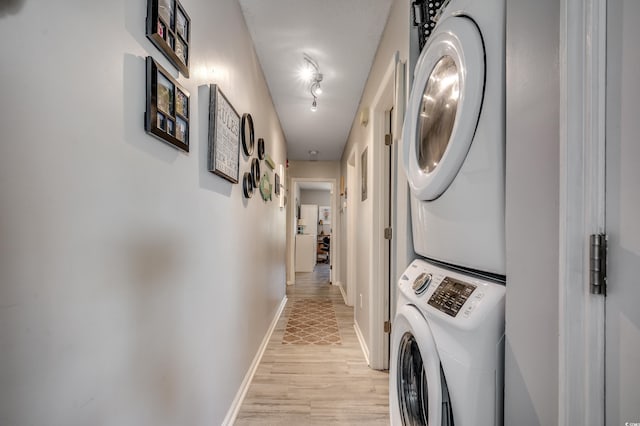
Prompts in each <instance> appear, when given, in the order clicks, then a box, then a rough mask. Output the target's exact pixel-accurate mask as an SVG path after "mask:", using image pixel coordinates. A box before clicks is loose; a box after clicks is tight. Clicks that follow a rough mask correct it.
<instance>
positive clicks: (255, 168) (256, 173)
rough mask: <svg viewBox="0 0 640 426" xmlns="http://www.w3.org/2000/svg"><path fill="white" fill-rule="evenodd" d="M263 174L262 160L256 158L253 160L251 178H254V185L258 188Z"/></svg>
mask: <svg viewBox="0 0 640 426" xmlns="http://www.w3.org/2000/svg"><path fill="white" fill-rule="evenodd" d="M261 177H262V175H261V174H260V160H258V159H257V158H254V159H253V160H251V178H252V179H253V180H252V182H253V186H254V188H257V187H258V185H260V178H261Z"/></svg>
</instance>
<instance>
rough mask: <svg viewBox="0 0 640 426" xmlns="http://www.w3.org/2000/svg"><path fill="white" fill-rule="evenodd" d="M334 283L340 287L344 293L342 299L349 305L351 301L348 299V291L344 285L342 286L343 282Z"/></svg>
mask: <svg viewBox="0 0 640 426" xmlns="http://www.w3.org/2000/svg"><path fill="white" fill-rule="evenodd" d="M334 285H337V286H338V288H339V289H340V293H341V294H342V300H343V301H344V304H345V305H347V306H349V302H348V301H347V292H346V291H344V287H342V283H341V282H340V281H338V282H336V283H335V284H334Z"/></svg>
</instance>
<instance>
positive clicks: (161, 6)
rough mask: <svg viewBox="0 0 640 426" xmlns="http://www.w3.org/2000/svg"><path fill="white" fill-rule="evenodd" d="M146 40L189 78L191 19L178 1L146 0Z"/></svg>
mask: <svg viewBox="0 0 640 426" xmlns="http://www.w3.org/2000/svg"><path fill="white" fill-rule="evenodd" d="M147 38H148V39H149V40H151V42H152V43H153V44H154V45H155V46H156V47H157V48H158V49H160V51H161V52H162V53H163V54H164V56H166V57H167V59H169V61H171V63H172V64H173V65H174V66H175V67H176V68H177V69H178V70H179V71H180V72H181V73H182V75H184V76H185V77H189V57H190V56H191V49H190V45H189V42H190V40H191V19H190V18H189V15H187V12H186V11H185V10H184V7H182V4H181V3H180V2H179V1H178V0H147Z"/></svg>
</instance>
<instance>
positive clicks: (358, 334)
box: [353, 322, 371, 365]
mask: <svg viewBox="0 0 640 426" xmlns="http://www.w3.org/2000/svg"><path fill="white" fill-rule="evenodd" d="M353 328H354V329H355V330H356V337H357V338H358V342H360V348H361V349H362V354H363V355H364V359H365V360H366V361H367V365H371V363H370V362H369V348H367V344H366V343H365V341H364V337H362V332H361V331H360V327H358V323H357V322H354V323H353Z"/></svg>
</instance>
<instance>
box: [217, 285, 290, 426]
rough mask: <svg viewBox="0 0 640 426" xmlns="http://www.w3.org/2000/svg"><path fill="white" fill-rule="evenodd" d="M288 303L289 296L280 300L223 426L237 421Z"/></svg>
mask: <svg viewBox="0 0 640 426" xmlns="http://www.w3.org/2000/svg"><path fill="white" fill-rule="evenodd" d="M286 304H287V296H285V297H284V298H283V299H282V302H280V306H279V307H278V310H277V312H276V314H275V316H274V317H273V320H272V321H271V325H270V326H269V329H268V330H267V333H266V334H265V336H264V338H263V339H262V344H261V345H260V348H258V352H257V353H256V356H255V357H254V358H253V362H252V363H251V366H250V367H249V371H247V374H246V375H245V376H244V380H243V381H242V384H241V385H240V389H238V392H237V393H236V397H235V398H234V399H233V402H232V403H231V407H230V408H229V411H228V412H227V415H226V417H225V418H224V420H223V421H222V425H223V426H231V425H233V423H234V422H235V421H236V417H237V416H238V412H239V411H240V407H241V406H242V402H243V401H244V397H245V396H246V395H247V391H248V390H249V386H250V385H251V381H252V380H253V376H254V375H255V374H256V370H257V369H258V366H259V365H260V361H261V360H262V356H263V355H264V351H265V350H266V349H267V345H268V344H269V340H270V339H271V335H272V334H273V331H274V330H275V329H276V325H277V324H278V320H279V319H280V315H282V311H284V306H285V305H286Z"/></svg>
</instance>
